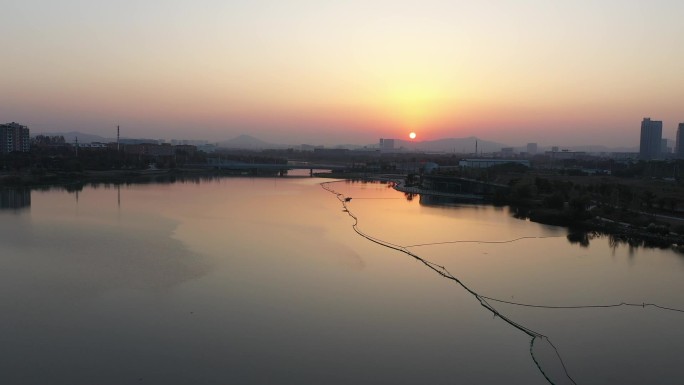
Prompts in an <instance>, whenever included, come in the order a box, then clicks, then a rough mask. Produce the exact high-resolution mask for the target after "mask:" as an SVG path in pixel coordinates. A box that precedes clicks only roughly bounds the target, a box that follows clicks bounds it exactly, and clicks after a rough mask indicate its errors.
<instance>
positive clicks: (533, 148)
mask: <svg viewBox="0 0 684 385" xmlns="http://www.w3.org/2000/svg"><path fill="white" fill-rule="evenodd" d="M527 153H528V154H530V155H534V154H536V153H537V143H527Z"/></svg>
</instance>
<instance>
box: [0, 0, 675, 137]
mask: <svg viewBox="0 0 684 385" xmlns="http://www.w3.org/2000/svg"><path fill="white" fill-rule="evenodd" d="M3 8H4V10H3V14H2V16H0V48H1V49H2V52H3V65H2V71H0V89H2V91H3V92H1V93H0V122H9V121H16V122H20V123H22V124H26V125H28V126H29V128H30V129H31V131H32V133H40V132H42V133H49V132H67V131H74V130H78V131H82V132H87V133H91V134H97V135H101V136H105V137H112V136H114V135H115V134H114V133H115V127H116V125H117V124H119V125H121V126H122V129H123V130H124V131H123V132H125V133H126V135H127V136H135V137H149V138H166V139H171V138H176V139H208V140H212V141H213V140H215V141H218V140H225V139H230V138H232V137H235V136H237V135H240V134H248V135H252V136H255V137H258V138H259V139H262V140H265V141H271V142H280V143H290V144H295V143H316V144H339V143H354V144H368V143H375V142H376V141H377V139H378V138H380V137H385V138H397V139H403V140H406V139H408V133H409V132H411V131H415V132H416V133H417V134H418V137H417V140H434V139H440V138H452V137H456V138H459V137H469V136H477V137H479V138H483V139H486V140H491V141H496V142H501V143H508V144H510V145H516V146H517V145H523V144H525V143H527V142H538V143H540V144H543V145H551V144H557V145H560V146H573V145H587V144H601V145H606V146H611V147H620V146H625V147H633V146H638V142H639V127H640V122H641V120H642V119H643V118H644V117H651V118H653V119H656V120H662V121H663V137H664V138H668V139H674V136H675V134H674V132H675V129H676V126H677V124H678V123H679V122H684V110H682V108H681V106H682V104H681V101H682V100H684V76H681V63H682V62H684V50H682V49H681V47H682V46H684V26H683V25H682V23H681V20H679V19H680V16H681V15H682V14H684V3H680V2H671V1H654V2H649V3H643V2H639V1H601V2H589V1H575V2H564V3H562V4H561V3H558V2H543V1H520V2H504V1H495V2H489V3H486V4H485V3H483V2H477V3H473V2H453V1H421V2H418V1H404V2H396V1H384V0H383V1H374V2H372V3H369V2H363V1H358V0H353V1H348V2H344V3H340V4H332V3H324V2H308V1H303V0H301V1H285V2H283V1H280V2H276V1H254V2H249V3H242V4H241V3H235V2H224V1H212V0H198V1H195V2H192V3H188V2H183V1H180V0H170V1H163V2H162V1H135V2H134V1H121V2H115V3H113V2H104V1H90V2H79V1H75V0H65V1H61V2H49V1H45V0H34V1H17V0H10V1H9V3H8V4H6V5H4V6H3ZM133 132H135V133H133Z"/></svg>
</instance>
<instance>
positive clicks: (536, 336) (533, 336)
mask: <svg viewBox="0 0 684 385" xmlns="http://www.w3.org/2000/svg"><path fill="white" fill-rule="evenodd" d="M332 183H337V182H324V183H321V184H320V186H321V187H322V188H323V189H325V190H327V191H328V192H330V193H332V194H335V196H336V197H337V199H338V200H339V201H340V202H341V203H342V206H343V208H344V210H343V211H344V212H346V213H347V215H349V216H350V217H351V218H352V219H353V220H354V223H353V224H352V228H353V229H354V231H355V232H356V233H357V234H358V235H360V236H362V237H364V238H366V239H368V240H369V241H371V242H374V243H377V244H379V245H381V246H384V247H387V248H389V249H392V250H396V251H399V252H402V253H404V254H407V255H409V256H411V257H413V258H414V259H416V260H418V261H420V262H421V263H423V264H424V265H425V266H427V267H428V268H429V269H431V270H433V271H434V272H436V273H437V274H439V275H441V276H442V277H444V278H446V279H449V280H452V281H454V282H456V283H457V284H458V285H460V286H461V287H462V288H463V289H464V290H466V291H467V292H468V293H470V294H471V295H472V296H473V297H475V299H477V300H478V302H479V303H480V305H481V306H482V307H484V308H485V309H487V310H489V311H490V312H491V313H492V314H493V315H494V316H495V317H499V318H500V319H502V320H503V321H504V322H506V323H507V324H509V325H511V326H513V327H514V328H516V329H518V330H520V331H522V332H523V333H525V334H527V335H528V336H529V337H530V356H531V357H532V361H534V364H535V365H536V367H537V369H538V370H539V372H540V373H541V374H542V375H543V376H544V378H545V379H546V380H547V381H548V382H549V383H550V384H554V382H553V380H552V379H551V378H550V377H549V375H548V374H547V373H546V372H545V371H544V369H543V368H542V365H541V363H540V362H539V361H538V359H537V357H536V356H535V354H534V346H535V343H536V342H537V340H543V341H545V342H546V343H548V344H549V346H551V348H552V349H553V350H554V352H555V355H556V357H557V359H558V362H559V363H560V365H561V367H562V368H563V372H564V374H565V377H566V378H567V379H568V380H569V381H570V382H572V383H573V384H575V385H577V383H576V382H575V380H574V379H573V378H572V377H571V376H570V373H569V372H568V369H567V367H566V366H565V363H564V362H563V358H562V357H561V355H560V352H559V351H558V349H557V348H556V346H555V345H554V344H553V343H552V342H551V340H550V339H549V338H548V337H547V336H545V335H543V334H542V333H539V332H537V331H534V330H532V329H530V328H528V327H526V326H524V325H521V324H519V323H517V322H515V321H513V320H511V319H510V318H508V317H507V316H505V315H504V314H502V313H500V312H499V311H498V310H497V309H496V308H494V306H492V305H491V304H490V303H489V302H488V301H494V302H498V303H504V304H508V305H514V306H522V307H531V308H542V309H590V308H613V307H620V306H630V307H641V308H646V307H655V308H658V309H661V310H666V311H672V312H680V313H684V309H678V308H674V307H668V306H662V305H658V304H655V303H645V302H644V303H630V302H620V303H613V304H603V305H601V304H599V305H570V306H553V305H540V304H529V303H523V302H514V301H507V300H503V299H499V298H494V297H488V296H485V295H481V294H479V293H477V292H476V291H474V290H473V289H471V288H470V287H468V286H467V285H466V284H465V283H463V282H462V281H461V280H460V279H458V278H457V277H456V276H454V275H453V274H451V273H450V272H449V270H447V268H446V267H444V266H442V265H438V264H436V263H434V262H431V261H429V260H427V259H425V258H423V257H420V256H419V255H417V254H415V253H413V252H411V251H410V250H408V248H411V247H419V246H430V245H441V244H450V243H499V244H500V243H512V242H517V241H520V240H523V239H540V238H558V237H554V236H551V237H520V238H516V239H511V240H505V241H467V240H464V241H447V242H435V243H423V244H415V245H408V246H401V245H397V244H394V243H391V242H388V241H385V240H382V239H379V238H375V237H373V236H370V235H368V234H366V233H364V232H363V231H361V230H360V229H359V227H358V224H359V219H358V217H356V215H354V213H353V212H352V211H351V210H349V207H348V205H347V203H349V202H350V201H351V198H349V197H345V196H344V195H343V194H341V193H338V192H337V191H335V190H333V189H332V188H331V187H330V186H329V185H330V184H332ZM354 199H358V198H354Z"/></svg>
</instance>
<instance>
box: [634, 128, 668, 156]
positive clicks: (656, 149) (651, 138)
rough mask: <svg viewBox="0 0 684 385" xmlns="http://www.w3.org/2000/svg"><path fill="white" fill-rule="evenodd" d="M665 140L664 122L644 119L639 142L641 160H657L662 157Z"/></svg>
mask: <svg viewBox="0 0 684 385" xmlns="http://www.w3.org/2000/svg"><path fill="white" fill-rule="evenodd" d="M662 138H663V122H662V121H660V120H651V118H644V120H643V121H641V140H640V141H639V158H641V159H657V158H660V157H661V156H662V154H661V151H660V148H661V143H662V142H661V139H662Z"/></svg>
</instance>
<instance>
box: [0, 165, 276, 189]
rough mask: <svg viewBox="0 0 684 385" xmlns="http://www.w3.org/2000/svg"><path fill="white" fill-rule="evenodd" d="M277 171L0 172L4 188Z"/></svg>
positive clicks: (198, 169) (0, 182) (146, 181)
mask: <svg viewBox="0 0 684 385" xmlns="http://www.w3.org/2000/svg"><path fill="white" fill-rule="evenodd" d="M277 174H278V173H277V172H270V173H266V172H260V173H258V174H255V173H250V172H249V171H244V170H237V171H236V170H215V169H207V168H202V169H200V168H175V169H146V170H106V171H81V172H52V173H40V174H38V173H31V172H24V173H4V174H0V187H7V188H16V187H24V188H25V187H29V188H30V187H39V186H60V185H75V184H93V183H109V184H124V183H150V182H173V181H175V180H176V179H178V178H213V177H223V176H269V177H270V176H274V175H277Z"/></svg>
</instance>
